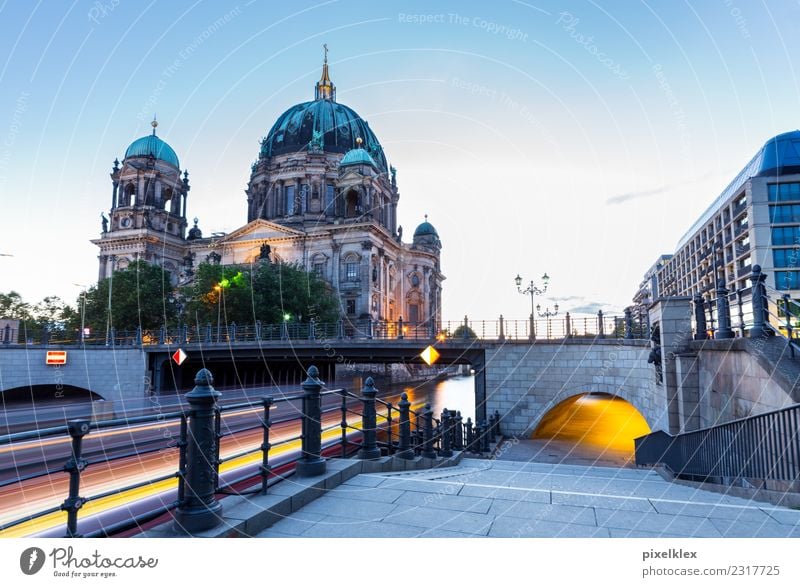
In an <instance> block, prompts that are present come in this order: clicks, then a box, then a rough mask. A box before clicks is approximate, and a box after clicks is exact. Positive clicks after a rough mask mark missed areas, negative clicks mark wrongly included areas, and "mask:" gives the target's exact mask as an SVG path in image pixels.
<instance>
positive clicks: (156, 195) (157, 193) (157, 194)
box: [153, 179, 163, 208]
mask: <svg viewBox="0 0 800 587" xmlns="http://www.w3.org/2000/svg"><path fill="white" fill-rule="evenodd" d="M153 191H154V194H153V199H154V200H155V201H154V202H153V203H154V204H155V205H156V206H158V207H159V208H163V202H161V180H160V179H156V187H155V190H153Z"/></svg>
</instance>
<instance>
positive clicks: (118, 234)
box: [92, 49, 444, 332]
mask: <svg viewBox="0 0 800 587" xmlns="http://www.w3.org/2000/svg"><path fill="white" fill-rule="evenodd" d="M152 125H153V132H152V134H150V135H148V136H144V137H141V138H139V139H136V140H135V141H133V142H132V143H131V144H130V146H129V147H128V148H127V150H126V151H125V156H124V158H123V160H122V163H120V162H119V161H118V160H115V161H114V167H113V169H112V172H111V181H112V183H113V190H112V197H111V210H110V215H109V217H108V218H106V217H105V216H103V233H102V235H101V237H100V238H98V239H95V240H93V241H92V242H93V243H94V244H95V245H97V246H98V247H99V248H100V254H99V261H100V272H99V277H100V279H103V278H105V277H108V276H110V275H111V273H112V272H113V271H114V270H116V269H124V268H125V267H127V266H128V265H129V264H130V263H131V262H133V261H135V260H144V261H147V262H149V263H154V264H158V265H161V266H162V267H163V268H164V269H165V270H166V271H168V272H169V274H170V276H171V278H172V280H173V283H174V284H176V285H184V284H187V283H189V282H191V280H192V279H193V276H194V271H195V269H196V266H197V265H198V264H199V263H203V262H207V263H217V264H223V265H231V264H248V263H253V262H257V261H261V260H264V259H267V260H269V261H270V262H286V263H296V264H298V265H300V266H302V267H304V268H305V269H306V271H309V272H312V271H313V272H315V273H317V274H318V275H319V276H320V277H321V278H322V279H324V280H325V281H326V282H328V283H329V284H330V286H331V288H332V289H333V290H334V291H335V292H336V293H337V295H338V297H339V300H340V303H341V314H342V315H343V316H344V317H346V318H347V319H349V320H357V319H365V318H372V319H373V320H376V321H388V322H395V321H397V320H399V319H400V318H402V319H403V321H404V322H406V323H408V324H409V325H419V326H420V327H424V328H426V329H428V328H430V331H431V332H434V331H436V330H437V329H438V327H439V325H440V321H441V291H442V281H443V280H444V276H443V275H442V273H441V268H440V265H439V259H440V251H441V241H440V240H439V235H438V233H437V232H436V229H435V228H434V227H433V225H432V224H431V223H429V222H428V221H427V217H426V218H425V221H424V222H422V223H421V224H420V225H419V226H417V228H416V230H415V231H414V234H413V237H412V240H411V243H406V242H403V228H402V226H398V223H397V205H398V202H399V200H400V192H399V190H398V187H397V177H396V170H395V168H394V167H392V166H390V165H388V164H387V160H386V155H385V154H384V152H383V148H382V147H381V144H380V142H379V141H378V138H377V137H376V136H375V134H374V133H373V132H372V129H371V128H370V127H369V124H367V122H366V121H365V120H364V119H363V118H361V117H360V116H359V115H358V114H357V113H356V112H355V111H354V110H352V109H351V108H349V107H348V106H345V105H344V104H341V103H339V102H337V101H336V86H335V85H334V84H333V82H332V81H331V78H330V75H329V72H328V60H327V49H326V57H325V61H324V63H323V66H322V75H321V77H320V80H319V81H318V82H317V83H316V87H315V90H314V100H312V101H309V102H303V103H301V104H296V105H294V106H292V107H291V108H289V109H288V110H286V111H285V112H284V113H283V114H281V115H280V116H279V117H278V119H277V121H276V122H275V124H274V125H273V126H272V128H271V129H270V131H269V133H268V134H267V136H266V137H265V138H263V139H262V140H261V147H260V150H259V153H258V160H257V161H256V162H255V163H253V165H252V168H251V174H250V181H249V182H248V185H247V189H246V190H245V194H246V197H247V199H246V206H247V224H245V225H244V226H242V227H240V228H238V229H236V230H234V231H233V232H231V233H228V234H224V233H219V232H213V233H210V234H209V235H204V234H203V231H202V230H201V229H200V227H199V225H198V219H197V218H194V220H193V223H192V226H191V227H189V223H188V222H187V200H188V196H189V191H190V186H189V174H188V172H187V171H181V167H180V162H179V160H178V156H177V154H176V153H175V151H174V150H173V149H172V147H170V146H169V145H168V144H167V143H166V142H165V141H164V140H162V138H161V137H159V136H158V135H157V134H156V127H157V126H158V124H157V122H156V121H155V120H154V121H153V123H152ZM243 204H244V202H243ZM243 208H244V206H243Z"/></svg>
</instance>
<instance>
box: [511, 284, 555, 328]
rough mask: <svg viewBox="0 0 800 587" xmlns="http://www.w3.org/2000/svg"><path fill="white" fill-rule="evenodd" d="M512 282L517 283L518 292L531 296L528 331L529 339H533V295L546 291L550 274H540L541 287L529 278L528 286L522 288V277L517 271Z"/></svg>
mask: <svg viewBox="0 0 800 587" xmlns="http://www.w3.org/2000/svg"><path fill="white" fill-rule="evenodd" d="M514 283H516V284H517V291H518V292H519V293H521V294H522V295H525V296H527V295H530V296H531V317H530V321H531V328H530V330H531V333H530V339H531V340H533V339H535V338H536V325H535V323H534V321H533V309H534V303H533V296H540V295H542V294H543V293H545V292H546V291H547V285H548V284H549V283H550V276H548V275H547V273H545V274H544V275H542V288H541V289H539V288H538V287H536V285H535V284H534V283H533V280H531V282H530V284H528V287H526V288H525V289H522V277H520V275H519V273H517V276H516V277H515V278H514Z"/></svg>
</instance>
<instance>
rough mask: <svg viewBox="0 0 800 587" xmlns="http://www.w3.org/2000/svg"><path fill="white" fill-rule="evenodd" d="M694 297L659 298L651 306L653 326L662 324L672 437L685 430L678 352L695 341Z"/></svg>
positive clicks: (662, 347) (663, 363)
mask: <svg viewBox="0 0 800 587" xmlns="http://www.w3.org/2000/svg"><path fill="white" fill-rule="evenodd" d="M691 299H692V298H691V297H689V296H675V297H664V298H658V299H657V300H656V301H655V302H654V303H653V305H652V306H651V307H650V323H651V324H655V323H656V322H657V323H658V324H659V334H660V340H659V343H660V347H661V368H662V372H663V389H664V392H665V395H664V398H665V399H666V406H665V407H666V408H667V422H665V424H667V425H668V427H669V430H667V432H669V433H670V434H677V433H679V432H680V431H681V428H682V422H681V408H680V403H681V397H680V396H681V393H680V392H681V390H680V378H679V372H678V368H677V365H676V357H677V355H678V353H682V352H684V351H686V350H688V347H689V341H690V340H691V338H692V316H691V304H690V302H691Z"/></svg>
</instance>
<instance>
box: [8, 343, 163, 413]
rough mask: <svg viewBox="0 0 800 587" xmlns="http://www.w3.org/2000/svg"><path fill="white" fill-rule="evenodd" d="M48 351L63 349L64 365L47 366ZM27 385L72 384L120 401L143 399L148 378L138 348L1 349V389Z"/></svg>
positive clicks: (145, 361)
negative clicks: (65, 361)
mask: <svg viewBox="0 0 800 587" xmlns="http://www.w3.org/2000/svg"><path fill="white" fill-rule="evenodd" d="M48 350H66V351H67V363H66V365H46V364H45V355H46V353H47V351H48ZM30 385H53V386H55V388H56V389H57V388H58V386H63V385H72V386H75V387H79V388H82V389H87V390H89V391H92V392H94V393H96V394H97V395H99V396H100V397H102V398H103V399H105V400H112V401H119V400H126V399H141V398H144V397H145V391H146V390H149V389H150V380H149V376H148V372H147V360H146V355H145V353H144V352H143V351H142V350H141V349H134V348H125V349H121V348H115V349H108V348H104V347H101V348H88V347H87V349H86V350H83V349H80V348H74V347H66V348H63V349H62V348H60V347H55V346H51V347H47V348H45V347H28V348H25V347H16V348H13V347H12V348H0V392H2V391H5V390H8V389H14V388H17V387H28V386H30Z"/></svg>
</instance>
